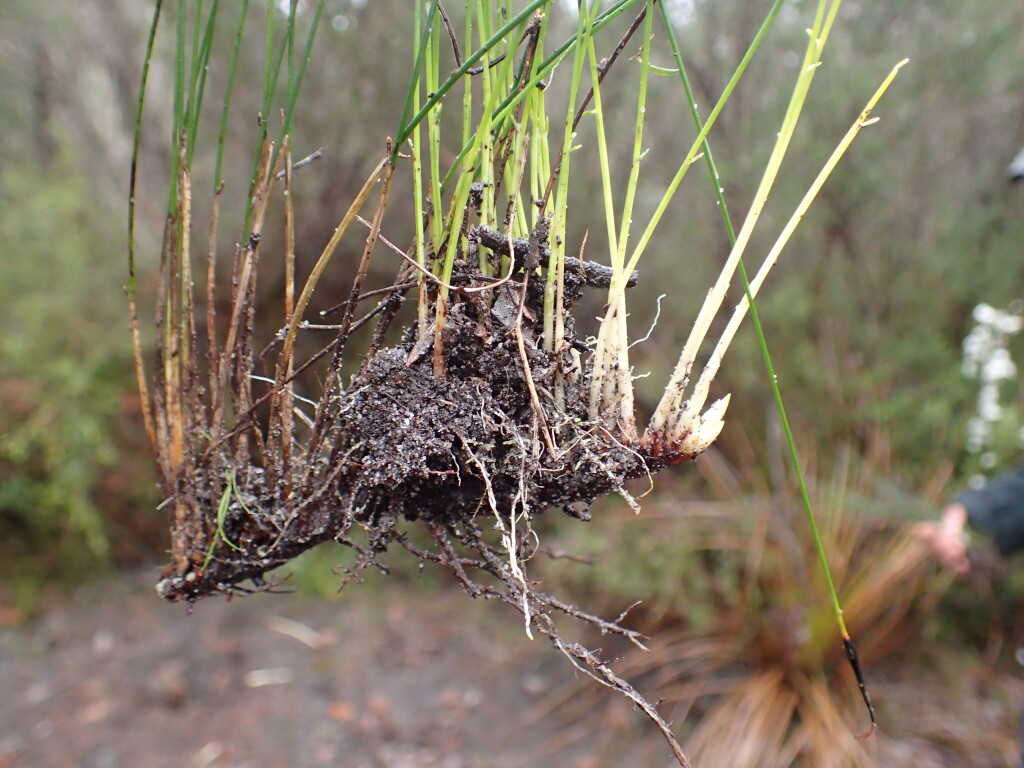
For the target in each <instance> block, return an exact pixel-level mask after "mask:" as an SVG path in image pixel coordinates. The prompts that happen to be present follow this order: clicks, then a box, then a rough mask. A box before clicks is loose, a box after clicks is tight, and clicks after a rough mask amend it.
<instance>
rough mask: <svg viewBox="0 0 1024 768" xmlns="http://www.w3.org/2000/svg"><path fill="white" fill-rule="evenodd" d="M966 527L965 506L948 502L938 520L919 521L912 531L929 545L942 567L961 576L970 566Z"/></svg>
mask: <svg viewBox="0 0 1024 768" xmlns="http://www.w3.org/2000/svg"><path fill="white" fill-rule="evenodd" d="M966 528H967V508H966V507H965V506H964V505H963V504H950V505H949V506H948V507H946V509H945V511H943V513H942V518H941V519H940V520H939V521H938V522H928V523H919V524H918V525H917V526H915V528H914V533H915V534H916V535H917V537H918V538H919V539H920V540H921V541H923V542H925V543H926V544H927V545H928V546H929V547H931V549H932V551H933V552H935V555H936V557H938V558H939V562H941V563H942V565H943V566H944V567H946V568H948V569H949V570H950V571H952V572H953V573H955V574H957V575H958V576H962V575H963V574H965V573H967V572H968V571H969V570H970V568H971V561H970V560H968V559H967V543H968V538H967V531H966Z"/></svg>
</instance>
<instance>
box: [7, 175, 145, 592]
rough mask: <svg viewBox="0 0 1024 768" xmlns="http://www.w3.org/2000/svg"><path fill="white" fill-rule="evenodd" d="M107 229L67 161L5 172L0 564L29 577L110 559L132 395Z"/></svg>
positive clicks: (116, 259)
mask: <svg viewBox="0 0 1024 768" xmlns="http://www.w3.org/2000/svg"><path fill="white" fill-rule="evenodd" d="M113 224H114V222H111V220H110V217H109V216H108V215H106V214H105V212H104V211H102V209H100V210H97V207H96V206H95V205H94V204H93V190H91V188H90V181H89V179H88V178H86V177H85V176H83V175H82V174H81V173H79V172H78V171H77V168H76V165H75V163H74V162H73V161H72V160H71V159H70V158H67V157H63V158H61V159H59V160H58V161H56V162H55V163H54V164H53V166H52V167H51V168H49V169H42V170H41V169H40V168H39V167H38V166H37V165H35V164H29V163H24V164H20V165H18V164H12V165H8V166H7V167H5V168H4V170H3V172H2V173H0V253H2V254H3V259H2V264H3V279H2V280H0V328H2V329H3V332H2V333H0V425H2V426H0V533H2V536H0V561H3V562H5V563H6V564H7V565H8V566H10V567H11V569H12V571H14V570H15V569H16V571H17V573H18V574H19V575H21V576H27V577H29V578H39V577H42V576H47V575H68V574H69V573H71V572H73V571H76V570H78V569H81V568H83V567H85V566H90V567H95V566H96V564H97V563H101V562H105V561H108V560H109V558H110V556H111V554H112V547H111V535H110V533H111V527H110V524H109V522H108V521H107V520H106V519H105V514H106V512H108V511H109V510H104V509H102V508H101V503H102V502H101V501H100V499H101V496H102V495H103V490H104V489H103V487H102V486H103V484H104V481H105V480H106V479H108V478H109V476H110V475H111V473H112V472H113V470H114V468H115V466H116V465H117V464H118V463H119V460H120V458H121V457H120V455H119V454H120V453H122V452H123V451H121V450H119V442H121V441H123V435H121V432H122V431H123V430H121V429H120V428H119V424H118V416H119V415H120V414H122V411H127V410H129V409H130V408H131V405H130V402H131V401H130V399H129V397H128V395H129V393H130V392H131V388H132V383H133V382H132V375H131V367H130V356H129V349H128V344H127V342H128V336H127V333H126V332H125V312H124V304H123V302H122V300H121V292H120V285H121V282H122V280H123V275H122V274H121V273H122V271H123V259H122V258H121V257H120V252H121V250H122V248H121V245H120V242H119V238H116V237H114V236H112V229H113V226H112V225H113ZM147 463H148V462H147ZM142 476H143V477H144V476H145V473H142ZM135 477H139V474H138V473H135ZM131 478H132V475H131V474H129V475H128V476H127V477H125V476H123V475H122V476H121V477H120V479H117V478H115V479H114V481H113V482H114V483H115V484H120V486H122V487H121V488H119V489H118V491H119V492H120V491H127V488H128V487H134V486H136V484H137V482H138V481H137V480H135V479H131ZM107 495H108V496H109V495H110V494H109V493H108V494H107ZM128 495H129V496H130V495H131V494H130V493H128Z"/></svg>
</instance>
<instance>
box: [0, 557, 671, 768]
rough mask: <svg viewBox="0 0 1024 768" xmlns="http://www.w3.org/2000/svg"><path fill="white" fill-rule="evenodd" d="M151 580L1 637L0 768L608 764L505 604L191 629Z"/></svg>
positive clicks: (355, 608) (214, 621)
mask: <svg viewBox="0 0 1024 768" xmlns="http://www.w3.org/2000/svg"><path fill="white" fill-rule="evenodd" d="M151 581H152V574H151V573H137V574H132V577H131V578H130V579H124V578H122V579H120V580H118V581H109V582H103V583H100V584H94V585H90V586H87V587H84V588H82V589H80V590H79V591H78V592H76V593H75V594H74V595H72V596H70V597H66V598H62V599H59V600H57V601H54V602H52V604H50V605H48V606H47V607H46V609H45V610H44V611H42V612H41V613H40V615H39V616H38V618H36V619H33V620H31V621H29V622H26V623H23V624H21V625H20V626H6V627H0V659H2V664H0V691H2V692H3V696H2V697H0V768H14V767H15V766H17V767H19V768H20V767H22V766H24V767H25V768H29V767H31V768H66V767H67V766H81V768H122V767H125V768H126V767H127V766H134V767H138V768H148V767H149V766H153V767H154V768H155V767H157V766H187V767H191V768H276V767H277V766H281V767H282V768H284V767H286V766H287V767H288V768H303V767H305V766H308V767H310V768H312V767H313V766H328V765H329V766H352V767H354V768H361V767H363V766H365V767H366V768H377V767H378V766H380V767H385V766H386V767H388V768H403V767H404V766H408V767H409V768H431V767H433V766H436V767H437V768H474V767H476V766H480V767H483V766H495V767H498V768H503V767H506V766H507V767H509V768H511V767H512V766H537V765H539V766H543V765H559V766H562V765H565V766H579V767H580V768H590V767H591V766H597V765H605V764H607V763H606V762H605V761H604V760H603V759H601V760H599V759H598V756H597V755H596V754H595V753H596V752H598V751H603V752H604V753H605V755H604V756H605V757H609V756H611V754H612V753H613V752H609V751H608V749H607V747H608V745H607V743H606V741H605V740H603V739H600V738H596V739H595V738H593V736H594V733H593V732H591V733H590V736H591V738H587V736H588V734H587V733H586V732H583V733H580V732H578V730H574V729H572V728H570V729H568V730H567V729H565V728H564V727H563V726H564V723H561V722H559V721H558V720H557V718H550V717H544V716H543V715H541V713H542V712H543V711H544V710H545V709H546V707H545V706H544V702H545V700H546V699H547V698H548V697H549V696H550V694H551V693H552V691H554V690H555V689H557V688H558V687H561V686H564V685H566V684H567V683H568V684H571V683H572V682H573V677H572V670H571V669H570V668H569V666H568V665H567V664H565V662H564V659H562V658H561V656H560V655H558V654H556V653H555V651H554V650H553V649H552V648H551V647H550V646H549V645H548V644H547V643H544V642H534V643H531V642H530V641H528V640H527V639H526V638H525V637H524V636H523V634H522V633H521V631H520V632H517V631H516V630H517V628H518V627H519V626H520V625H518V623H517V622H515V621H514V620H513V621H510V618H512V616H511V612H510V611H509V609H508V608H507V607H506V606H501V605H497V604H494V603H486V602H484V601H476V602H473V601H467V600H466V597H465V595H464V594H462V593H461V592H459V591H456V590H447V589H435V590H430V591H428V592H426V593H425V592H424V590H423V589H422V588H421V587H413V588H412V589H409V585H407V584H406V585H404V586H403V585H402V584H401V583H397V582H395V583H389V582H386V581H385V583H383V584H382V585H373V586H369V585H364V586H362V587H359V588H358V589H352V590H348V591H347V592H346V593H345V595H344V596H343V597H342V598H341V599H339V600H337V601H327V600H319V599H313V598H305V597H302V596H296V595H293V596H290V597H285V596H280V595H258V596H253V597H246V598H236V599H234V600H231V601H227V600H206V601H203V602H201V603H199V604H197V605H195V606H193V608H192V610H191V613H190V612H189V610H188V608H187V607H186V606H183V605H180V604H178V605H171V604H167V603H165V602H164V601H162V600H159V599H158V598H157V596H156V594H155V593H154V592H153V590H152V587H151V586H149V584H150V582H151ZM538 705H539V706H538ZM618 710H619V711H620V713H624V714H625V717H626V719H627V721H629V720H633V721H634V722H635V724H636V728H634V729H633V730H639V732H640V733H643V732H644V730H643V729H644V728H645V727H646V725H645V724H644V723H643V721H642V716H640V715H639V714H637V713H630V712H629V707H628V706H621V707H619V708H618ZM589 727H591V728H593V729H594V730H595V731H599V730H600V729H601V727H602V724H601V723H600V722H594V723H592V724H591V725H590V726H589ZM652 730H653V729H652ZM647 735H648V736H649V737H650V738H651V741H652V743H653V744H654V745H656V746H655V747H654V749H656V754H659V755H660V757H661V759H659V760H658V761H657V763H656V764H659V765H660V764H668V761H669V758H670V756H669V755H668V754H667V749H666V748H665V746H664V742H663V741H661V739H660V737H659V736H658V735H657V734H656V733H654V732H651V733H649V734H647ZM574 739H582V740H581V741H579V742H578V743H576V744H572V743H567V741H568V742H571V741H573V740H574ZM588 742H589V746H588ZM621 764H623V765H627V764H630V763H628V762H626V763H621Z"/></svg>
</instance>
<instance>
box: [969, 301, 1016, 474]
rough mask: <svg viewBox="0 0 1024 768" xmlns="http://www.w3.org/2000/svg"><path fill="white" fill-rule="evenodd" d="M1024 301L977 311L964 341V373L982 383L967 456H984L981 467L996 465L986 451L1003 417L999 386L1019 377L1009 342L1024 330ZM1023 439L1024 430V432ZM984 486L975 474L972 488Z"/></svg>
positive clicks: (982, 305) (991, 455)
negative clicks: (979, 454)
mask: <svg viewBox="0 0 1024 768" xmlns="http://www.w3.org/2000/svg"><path fill="white" fill-rule="evenodd" d="M1022 311H1024V302H1021V301H1015V302H1013V303H1012V304H1011V305H1010V307H1009V308H1008V309H1007V310H1001V309H996V308H995V307H992V306H989V305H988V304H979V305H978V306H976V307H975V308H974V313H973V316H974V321H975V322H976V323H977V325H975V326H974V328H972V329H971V332H970V333H969V334H967V338H965V339H964V343H963V350H964V357H963V366H962V369H963V373H964V376H966V377H967V378H969V379H977V380H978V383H979V388H978V400H977V411H976V413H975V415H974V416H973V417H972V418H971V420H970V422H968V424H967V442H966V447H967V451H968V453H974V454H977V453H982V452H983V451H984V453H983V455H982V462H981V463H982V467H983V468H984V469H992V468H993V467H994V466H995V463H996V462H995V454H994V453H992V452H991V451H989V450H987V449H988V448H990V446H991V444H992V426H993V425H994V424H996V423H998V422H999V420H1000V419H1001V418H1002V416H1003V409H1002V406H1000V404H999V385H1000V383H1002V382H1004V381H1009V380H1011V379H1015V378H1016V377H1017V366H1016V365H1015V364H1014V362H1013V360H1012V359H1011V358H1010V352H1009V350H1008V349H1007V343H1008V342H1009V339H1010V337H1011V336H1013V335H1014V334H1016V333H1018V332H1019V331H1020V330H1021V328H1022V327H1024V317H1022V315H1021V312H1022ZM1022 436H1024V430H1022ZM979 483H980V484H984V477H983V476H981V475H975V476H974V477H972V478H971V486H972V487H978V485H979Z"/></svg>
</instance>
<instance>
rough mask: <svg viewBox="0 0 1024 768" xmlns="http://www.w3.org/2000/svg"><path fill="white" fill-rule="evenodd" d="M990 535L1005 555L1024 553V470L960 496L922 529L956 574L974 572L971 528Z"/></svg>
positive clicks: (940, 556) (942, 559) (947, 565)
mask: <svg viewBox="0 0 1024 768" xmlns="http://www.w3.org/2000/svg"><path fill="white" fill-rule="evenodd" d="M968 527H970V528H971V530H974V531H978V532H979V533H984V534H986V535H987V536H988V537H989V538H991V539H992V542H993V543H994V544H995V546H996V549H997V550H998V551H999V554H1001V555H1009V554H1012V553H1014V552H1019V551H1020V550H1024V467H1021V468H1020V469H1018V470H1017V471H1016V472H1010V473H1008V474H1005V475H1001V476H1000V477H997V478H996V479H994V480H990V481H989V482H988V483H987V484H986V485H985V486H984V487H982V488H977V489H972V490H969V491H965V492H964V493H962V494H960V496H958V497H957V498H956V500H955V501H953V503H952V504H950V505H949V506H948V507H946V509H945V510H944V511H943V513H942V518H941V519H940V520H939V521H938V522H930V523H922V524H921V525H920V526H918V534H919V535H920V537H921V538H922V539H923V540H924V541H926V542H927V543H928V544H929V545H931V547H932V549H934V550H935V554H936V555H938V557H939V560H940V561H942V564H943V565H945V566H946V567H947V568H949V569H950V570H952V571H953V572H954V573H958V574H963V573H966V572H967V570H968V569H969V568H970V561H969V560H968V559H967V544H968V538H967V528H968Z"/></svg>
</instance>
